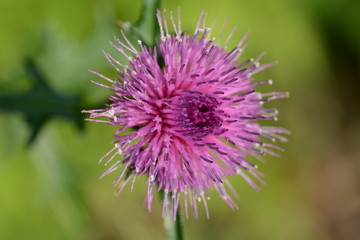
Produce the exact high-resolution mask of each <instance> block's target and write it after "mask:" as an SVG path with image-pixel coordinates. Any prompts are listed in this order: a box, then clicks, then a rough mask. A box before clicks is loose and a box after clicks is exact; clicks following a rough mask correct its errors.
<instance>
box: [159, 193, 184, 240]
mask: <svg viewBox="0 0 360 240" xmlns="http://www.w3.org/2000/svg"><path fill="white" fill-rule="evenodd" d="M160 198H161V200H162V202H165V198H167V201H166V202H167V204H168V206H167V207H168V209H169V211H168V213H167V214H166V215H164V216H163V219H164V227H165V229H166V232H167V239H168V240H184V232H183V224H182V220H181V216H180V214H179V208H177V209H176V213H175V214H174V213H173V211H174V208H173V206H171V205H172V201H171V197H170V196H169V195H166V194H164V191H160ZM174 216H175V219H174Z"/></svg>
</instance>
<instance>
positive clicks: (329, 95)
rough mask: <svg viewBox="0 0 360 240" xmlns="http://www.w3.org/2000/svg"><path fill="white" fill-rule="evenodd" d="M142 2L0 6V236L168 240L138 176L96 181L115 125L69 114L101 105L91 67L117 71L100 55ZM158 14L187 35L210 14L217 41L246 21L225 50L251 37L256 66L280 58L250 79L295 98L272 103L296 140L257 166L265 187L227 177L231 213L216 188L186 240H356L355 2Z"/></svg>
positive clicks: (217, 4) (359, 115)
mask: <svg viewBox="0 0 360 240" xmlns="http://www.w3.org/2000/svg"><path fill="white" fill-rule="evenodd" d="M141 5H142V2H141V1H140V0H107V1H100V0H77V1H70V0H62V1H56V0H47V1H46V0H31V1H30V0H28V1H26V0H19V1H11V0H0V239H28V240H30V239H34V240H35V239H36V240H40V239H54V240H56V239H71V240H72V239H80V240H81V239H86V240H100V239H101V240H112V239H114V240H115V239H117V240H121V239H126V240H128V239H142V240H147V239H165V238H166V234H165V232H164V230H163V223H162V219H161V216H160V214H161V213H160V212H161V209H160V203H159V201H155V202H154V210H153V212H152V213H148V212H147V210H146V208H145V207H144V198H145V193H146V186H145V184H144V181H145V179H144V178H141V179H139V180H137V183H136V184H135V189H134V191H133V192H132V193H130V188H129V187H127V188H125V190H124V191H123V193H122V194H121V196H120V197H118V198H117V197H115V196H114V194H113V193H114V191H115V189H113V188H112V185H111V182H112V180H113V177H115V174H114V175H112V176H107V177H106V178H105V179H103V180H98V176H100V175H101V173H102V172H103V171H105V169H106V167H104V166H103V165H97V161H98V159H99V158H100V157H101V156H102V155H103V154H105V153H106V152H107V151H108V150H109V149H110V147H111V146H110V145H109V142H110V141H111V140H112V134H113V131H114V127H112V126H108V125H105V124H96V123H84V122H83V121H80V120H79V119H81V118H82V117H85V116H79V115H77V114H76V111H77V110H81V109H87V108H91V107H93V106H96V105H98V104H99V103H101V102H104V101H105V100H106V98H107V97H108V96H109V94H110V92H108V91H107V90H106V89H102V88H100V87H97V86H95V85H93V84H91V83H90V82H89V80H91V79H95V77H94V76H93V75H92V74H90V73H89V72H88V71H87V70H88V69H92V70H95V71H99V72H101V73H104V74H107V75H109V76H114V75H115V72H114V71H113V70H112V69H111V67H110V66H109V64H108V63H107V61H106V59H105V58H104V56H103V55H102V53H101V50H102V49H104V50H106V51H110V52H114V50H112V49H111V47H110V46H109V44H108V42H109V41H111V40H113V36H115V35H116V36H119V35H120V34H119V23H120V22H126V21H136V20H137V18H138V16H139V13H140V9H141ZM162 6H163V7H166V8H167V9H169V10H174V11H176V9H177V7H178V6H179V7H181V11H182V22H183V29H184V30H185V31H189V32H192V31H193V30H194V27H195V21H196V19H197V17H198V14H199V12H200V10H201V9H202V8H204V9H205V10H206V11H207V12H208V13H209V14H208V19H209V24H210V20H212V19H213V18H214V17H216V16H217V17H218V24H217V26H216V29H215V33H217V32H219V30H220V28H221V25H222V23H223V22H224V21H225V19H226V18H228V19H229V23H228V25H227V26H228V27H227V29H226V31H227V32H228V33H229V32H230V31H231V28H232V27H233V26H235V25H236V24H240V27H239V30H238V31H237V32H236V33H235V34H234V37H233V38H232V41H231V44H232V46H234V45H235V44H236V42H237V40H238V39H240V38H241V37H242V35H243V34H245V32H246V31H247V30H249V29H251V30H252V33H251V35H250V37H249V40H248V42H249V43H250V45H249V47H248V49H247V51H246V53H245V55H244V57H243V60H244V59H246V58H247V57H256V56H257V55H259V54H260V53H261V52H263V51H265V52H266V53H267V55H266V56H265V58H264V60H263V62H272V61H275V60H276V61H278V64H277V65H276V66H274V67H272V68H271V69H268V70H266V71H264V72H262V73H260V74H258V75H257V79H258V80H266V79H269V78H272V79H273V80H274V85H273V86H271V87H270V88H267V87H262V88H259V90H261V91H270V90H278V91H289V92H290V93H291V97H290V98H289V99H285V100H277V101H275V102H273V103H271V105H267V106H268V107H270V106H276V107H277V108H278V109H279V110H280V116H279V121H278V123H276V124H279V125H281V126H285V127H286V128H288V129H290V130H291V131H292V134H291V135H290V136H289V142H288V143H286V144H281V146H282V147H284V148H286V152H285V153H284V154H282V156H281V157H280V158H274V157H268V158H267V162H266V163H265V164H261V163H259V165H260V169H261V171H262V172H263V173H264V174H265V180H266V182H267V185H266V186H263V187H262V190H261V191H260V192H255V191H254V190H253V189H251V187H250V186H248V184H247V183H245V181H244V180H243V179H241V177H239V176H238V177H233V178H231V182H232V183H233V185H234V186H235V188H236V189H237V190H238V193H239V195H240V197H241V200H240V201H238V202H237V203H238V206H239V210H237V211H232V210H231V209H229V207H228V206H227V205H226V204H225V203H223V201H222V200H221V199H220V198H219V197H218V196H217V195H216V194H215V193H214V192H213V194H212V199H211V200H210V201H209V208H210V214H211V217H210V219H209V220H207V219H206V216H205V213H204V210H203V209H202V208H200V220H194V219H192V218H191V219H189V220H188V221H185V231H186V237H187V239H208V240H212V239H214V240H215V239H223V240H227V239H251V240H260V239H261V240H263V239H277V240H288V239H291V240H305V239H306V240H356V239H360V124H359V123H360V107H359V106H360V98H359V94H360V19H359V16H360V1H357V0H346V1H345V0H343V1H340V0H331V1H329V0H305V1H288V0H276V1H266V0H258V1H244V0H240V1H239V0H222V1H192V0H185V1H179V0H175V1H170V0H165V1H163V2H162ZM215 35H216V34H215ZM231 44H230V45H231ZM117 56H119V55H117ZM44 89H45V90H46V89H47V90H48V91H45V90H44ZM49 89H51V91H50V90H49ZM44 92H47V93H48V94H46V93H44ZM49 92H50V93H51V94H50V93H49ZM34 99H35V100H34ZM39 99H40V100H39ZM44 109H45V110H44ZM44 111H46V112H47V114H45V115H42V113H43V112H44ZM74 112H75V114H74Z"/></svg>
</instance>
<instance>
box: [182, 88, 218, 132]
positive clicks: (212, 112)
mask: <svg viewBox="0 0 360 240" xmlns="http://www.w3.org/2000/svg"><path fill="white" fill-rule="evenodd" d="M219 105H220V103H219V102H218V101H217V100H216V98H215V97H213V96H211V95H209V94H204V93H201V92H195V91H193V92H190V93H186V94H185V95H184V96H183V97H182V98H181V99H180V107H181V108H182V111H181V112H180V116H179V119H180V125H181V126H182V127H184V135H185V136H196V137H205V136H207V135H209V134H211V133H213V132H214V130H216V129H218V128H220V127H221V125H222V119H221V118H220V117H219V115H220V114H219V112H218V111H217V108H218V106H219Z"/></svg>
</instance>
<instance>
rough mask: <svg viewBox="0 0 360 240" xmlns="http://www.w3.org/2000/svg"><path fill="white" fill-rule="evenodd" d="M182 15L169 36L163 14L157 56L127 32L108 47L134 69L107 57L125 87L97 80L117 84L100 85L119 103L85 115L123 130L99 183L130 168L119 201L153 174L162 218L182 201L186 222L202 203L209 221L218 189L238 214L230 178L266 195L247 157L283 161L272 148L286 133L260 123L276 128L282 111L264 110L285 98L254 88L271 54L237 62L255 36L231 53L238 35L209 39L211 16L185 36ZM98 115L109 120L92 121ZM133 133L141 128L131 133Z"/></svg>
mask: <svg viewBox="0 0 360 240" xmlns="http://www.w3.org/2000/svg"><path fill="white" fill-rule="evenodd" d="M179 15H180V12H179V13H178V23H177V24H176V23H175V21H174V18H173V15H172V13H171V14H170V22H171V25H172V27H173V30H174V32H175V33H174V34H173V35H171V34H170V31H169V28H168V25H169V24H168V21H167V18H166V12H165V10H164V11H163V15H162V14H161V12H160V11H158V12H157V18H158V23H159V27H160V33H161V39H160V41H159V43H158V45H157V46H156V47H154V48H153V49H150V48H147V47H146V46H144V44H142V43H141V41H139V42H138V43H139V48H138V49H137V48H135V47H134V46H133V45H132V44H131V43H130V41H129V40H128V39H127V38H126V36H125V34H124V33H123V32H122V36H123V38H124V42H122V41H120V40H119V39H117V38H115V40H116V44H113V43H110V44H111V45H112V46H113V47H114V48H116V49H117V50H118V51H119V52H120V53H121V54H123V55H124V56H125V57H126V58H127V59H128V62H127V63H126V64H123V63H120V62H119V61H117V60H116V59H115V58H114V57H112V56H111V55H110V54H108V53H106V52H104V54H105V56H106V58H107V59H108V61H109V62H110V63H111V64H112V65H113V66H114V68H115V69H116V71H117V73H118V74H119V75H120V79H117V80H112V79H109V78H107V77H105V76H103V75H101V74H99V73H96V72H93V73H94V74H96V75H98V76H100V77H101V78H103V79H105V80H107V81H109V82H110V86H106V85H103V84H100V83H96V82H95V83H96V84H98V85H100V86H103V87H106V88H108V89H110V90H112V91H113V92H114V94H113V96H111V97H110V100H111V102H112V103H111V104H109V105H107V107H106V108H105V109H98V110H87V111H84V112H87V113H90V119H88V120H91V121H98V122H106V123H108V124H111V125H114V126H118V127H119V128H118V130H117V131H116V133H115V135H114V138H115V141H114V145H115V146H114V148H112V149H111V150H110V151H109V152H108V153H107V154H105V156H104V157H103V158H102V159H101V160H100V162H101V161H102V160H103V159H104V158H108V160H107V162H106V163H105V165H108V164H109V163H110V162H111V161H113V159H115V158H117V159H118V160H117V161H116V162H115V163H114V164H112V165H111V167H110V168H109V169H108V170H107V171H106V172H105V173H104V174H103V175H102V176H101V177H103V176H105V175H107V174H109V173H111V172H114V171H116V170H118V169H119V168H122V170H121V171H120V174H119V175H118V176H117V178H116V179H115V181H114V183H113V185H114V186H118V193H120V192H121V191H122V190H123V188H124V186H125V185H126V184H127V183H128V182H129V181H130V180H132V182H133V183H134V181H135V179H136V177H138V176H141V175H145V176H146V179H147V180H146V181H147V185H148V191H147V198H146V199H147V205H148V209H149V211H150V210H151V205H152V199H153V194H154V192H155V191H159V190H163V191H164V193H165V195H166V197H165V198H164V199H165V200H164V203H163V214H164V215H165V214H167V213H168V206H171V207H172V209H171V210H172V212H173V213H176V212H177V209H178V206H179V203H180V197H181V196H183V197H182V200H181V201H183V204H184V208H185V216H186V218H188V208H190V207H191V208H192V209H193V214H194V217H195V218H197V217H198V213H197V212H198V211H197V201H200V202H201V201H202V202H203V204H204V206H205V209H206V215H207V216H209V212H208V207H207V200H208V199H209V194H208V191H209V189H211V188H215V189H216V191H217V192H218V193H219V195H220V197H221V198H222V199H223V200H224V201H225V202H226V203H227V204H228V205H229V206H230V207H231V208H237V206H236V204H235V203H234V201H233V200H232V198H231V197H230V196H229V194H228V190H230V191H231V192H233V194H234V195H235V196H236V192H235V190H234V188H233V187H232V186H231V185H230V183H229V181H227V179H226V177H227V176H230V175H235V174H238V175H240V176H242V177H243V178H244V179H245V180H246V181H247V182H248V183H249V184H250V185H251V186H252V187H253V188H254V189H256V190H258V186H257V184H256V183H255V180H253V178H255V179H257V181H259V182H260V183H263V181H262V179H261V176H262V175H261V173H260V172H258V171H257V166H256V165H255V164H253V163H251V162H249V161H248V160H246V158H247V157H249V156H253V157H256V158H258V159H260V160H261V159H262V155H266V154H270V155H277V153H275V152H274V151H273V150H274V149H275V150H280V151H282V149H281V148H279V147H277V146H275V145H273V144H270V143H266V141H268V140H270V141H273V142H274V141H276V140H280V141H286V139H285V138H284V137H283V136H280V134H284V133H288V131H287V130H285V129H282V128H279V127H269V126H261V125H260V124H259V123H258V122H257V120H269V121H273V120H276V115H277V110H275V109H266V108H263V106H262V105H263V103H265V102H268V101H270V100H274V99H278V98H282V97H286V96H287V93H282V92H271V93H265V94H261V93H259V92H257V91H255V88H257V86H259V85H263V84H271V83H272V81H271V80H266V81H258V82H255V81H254V78H253V75H254V74H255V73H257V72H259V71H262V70H264V69H265V68H268V67H270V66H271V65H272V64H263V65H261V64H260V63H259V60H260V59H261V58H262V56H263V54H262V55H260V56H259V57H258V58H256V59H255V60H254V59H250V60H247V61H244V62H242V63H239V62H238V58H239V57H240V55H241V53H242V52H243V51H244V49H245V48H246V45H245V41H246V39H247V35H248V33H247V34H246V35H245V36H244V37H243V38H242V39H241V41H240V42H239V43H238V44H237V45H236V47H234V48H233V49H232V50H230V51H227V50H226V45H227V43H228V41H229V39H230V38H231V36H232V35H233V32H234V31H235V30H236V28H237V27H235V28H234V29H233V31H232V32H231V33H230V35H229V37H228V38H227V40H226V41H225V47H221V46H220V45H219V42H216V41H215V39H211V38H210V34H211V33H210V32H211V29H212V28H206V27H205V24H206V13H204V12H201V14H200V17H199V20H198V22H197V25H196V29H195V33H194V35H192V36H191V35H188V34H186V33H183V32H182V30H181V22H180V17H179ZM130 55H131V56H130ZM159 59H160V61H159ZM99 117H105V118H106V120H99V119H94V118H99ZM127 129H135V130H134V131H132V132H130V133H129V131H125V130H127ZM249 175H250V176H252V177H250V176H249ZM131 189H132V187H131ZM168 199H170V200H168ZM170 202H171V204H169V203H170ZM174 218H175V214H174Z"/></svg>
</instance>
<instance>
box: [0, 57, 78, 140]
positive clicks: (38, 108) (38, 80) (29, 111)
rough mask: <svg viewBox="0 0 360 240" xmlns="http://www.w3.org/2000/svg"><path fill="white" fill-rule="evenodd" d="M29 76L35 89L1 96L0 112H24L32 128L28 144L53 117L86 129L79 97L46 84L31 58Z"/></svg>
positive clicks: (27, 63) (28, 63)
mask: <svg viewBox="0 0 360 240" xmlns="http://www.w3.org/2000/svg"><path fill="white" fill-rule="evenodd" d="M25 69H26V73H27V74H28V75H29V77H30V80H31V81H32V82H33V86H32V88H31V89H29V91H27V92H23V93H7V94H1V95H0V110H3V111H12V112H21V113H23V114H24V116H25V119H26V121H27V122H28V124H29V125H30V127H31V131H32V132H31V135H30V138H29V142H28V143H29V144H31V143H32V142H33V141H34V140H35V138H36V136H37V135H38V133H39V131H40V130H41V128H42V127H43V126H44V125H45V123H46V122H47V121H48V120H49V119H51V118H53V117H58V116H60V117H65V118H67V119H69V120H70V121H73V122H75V124H77V126H78V127H79V128H82V127H83V121H82V117H81V113H80V111H81V104H80V97H79V96H70V95H61V94H58V93H56V92H55V91H54V90H52V89H51V88H50V86H49V85H48V84H47V82H46V80H45V78H44V76H43V74H42V73H41V71H40V70H39V68H38V67H37V66H36V64H35V62H34V61H33V60H32V59H28V60H26V62H25Z"/></svg>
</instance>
